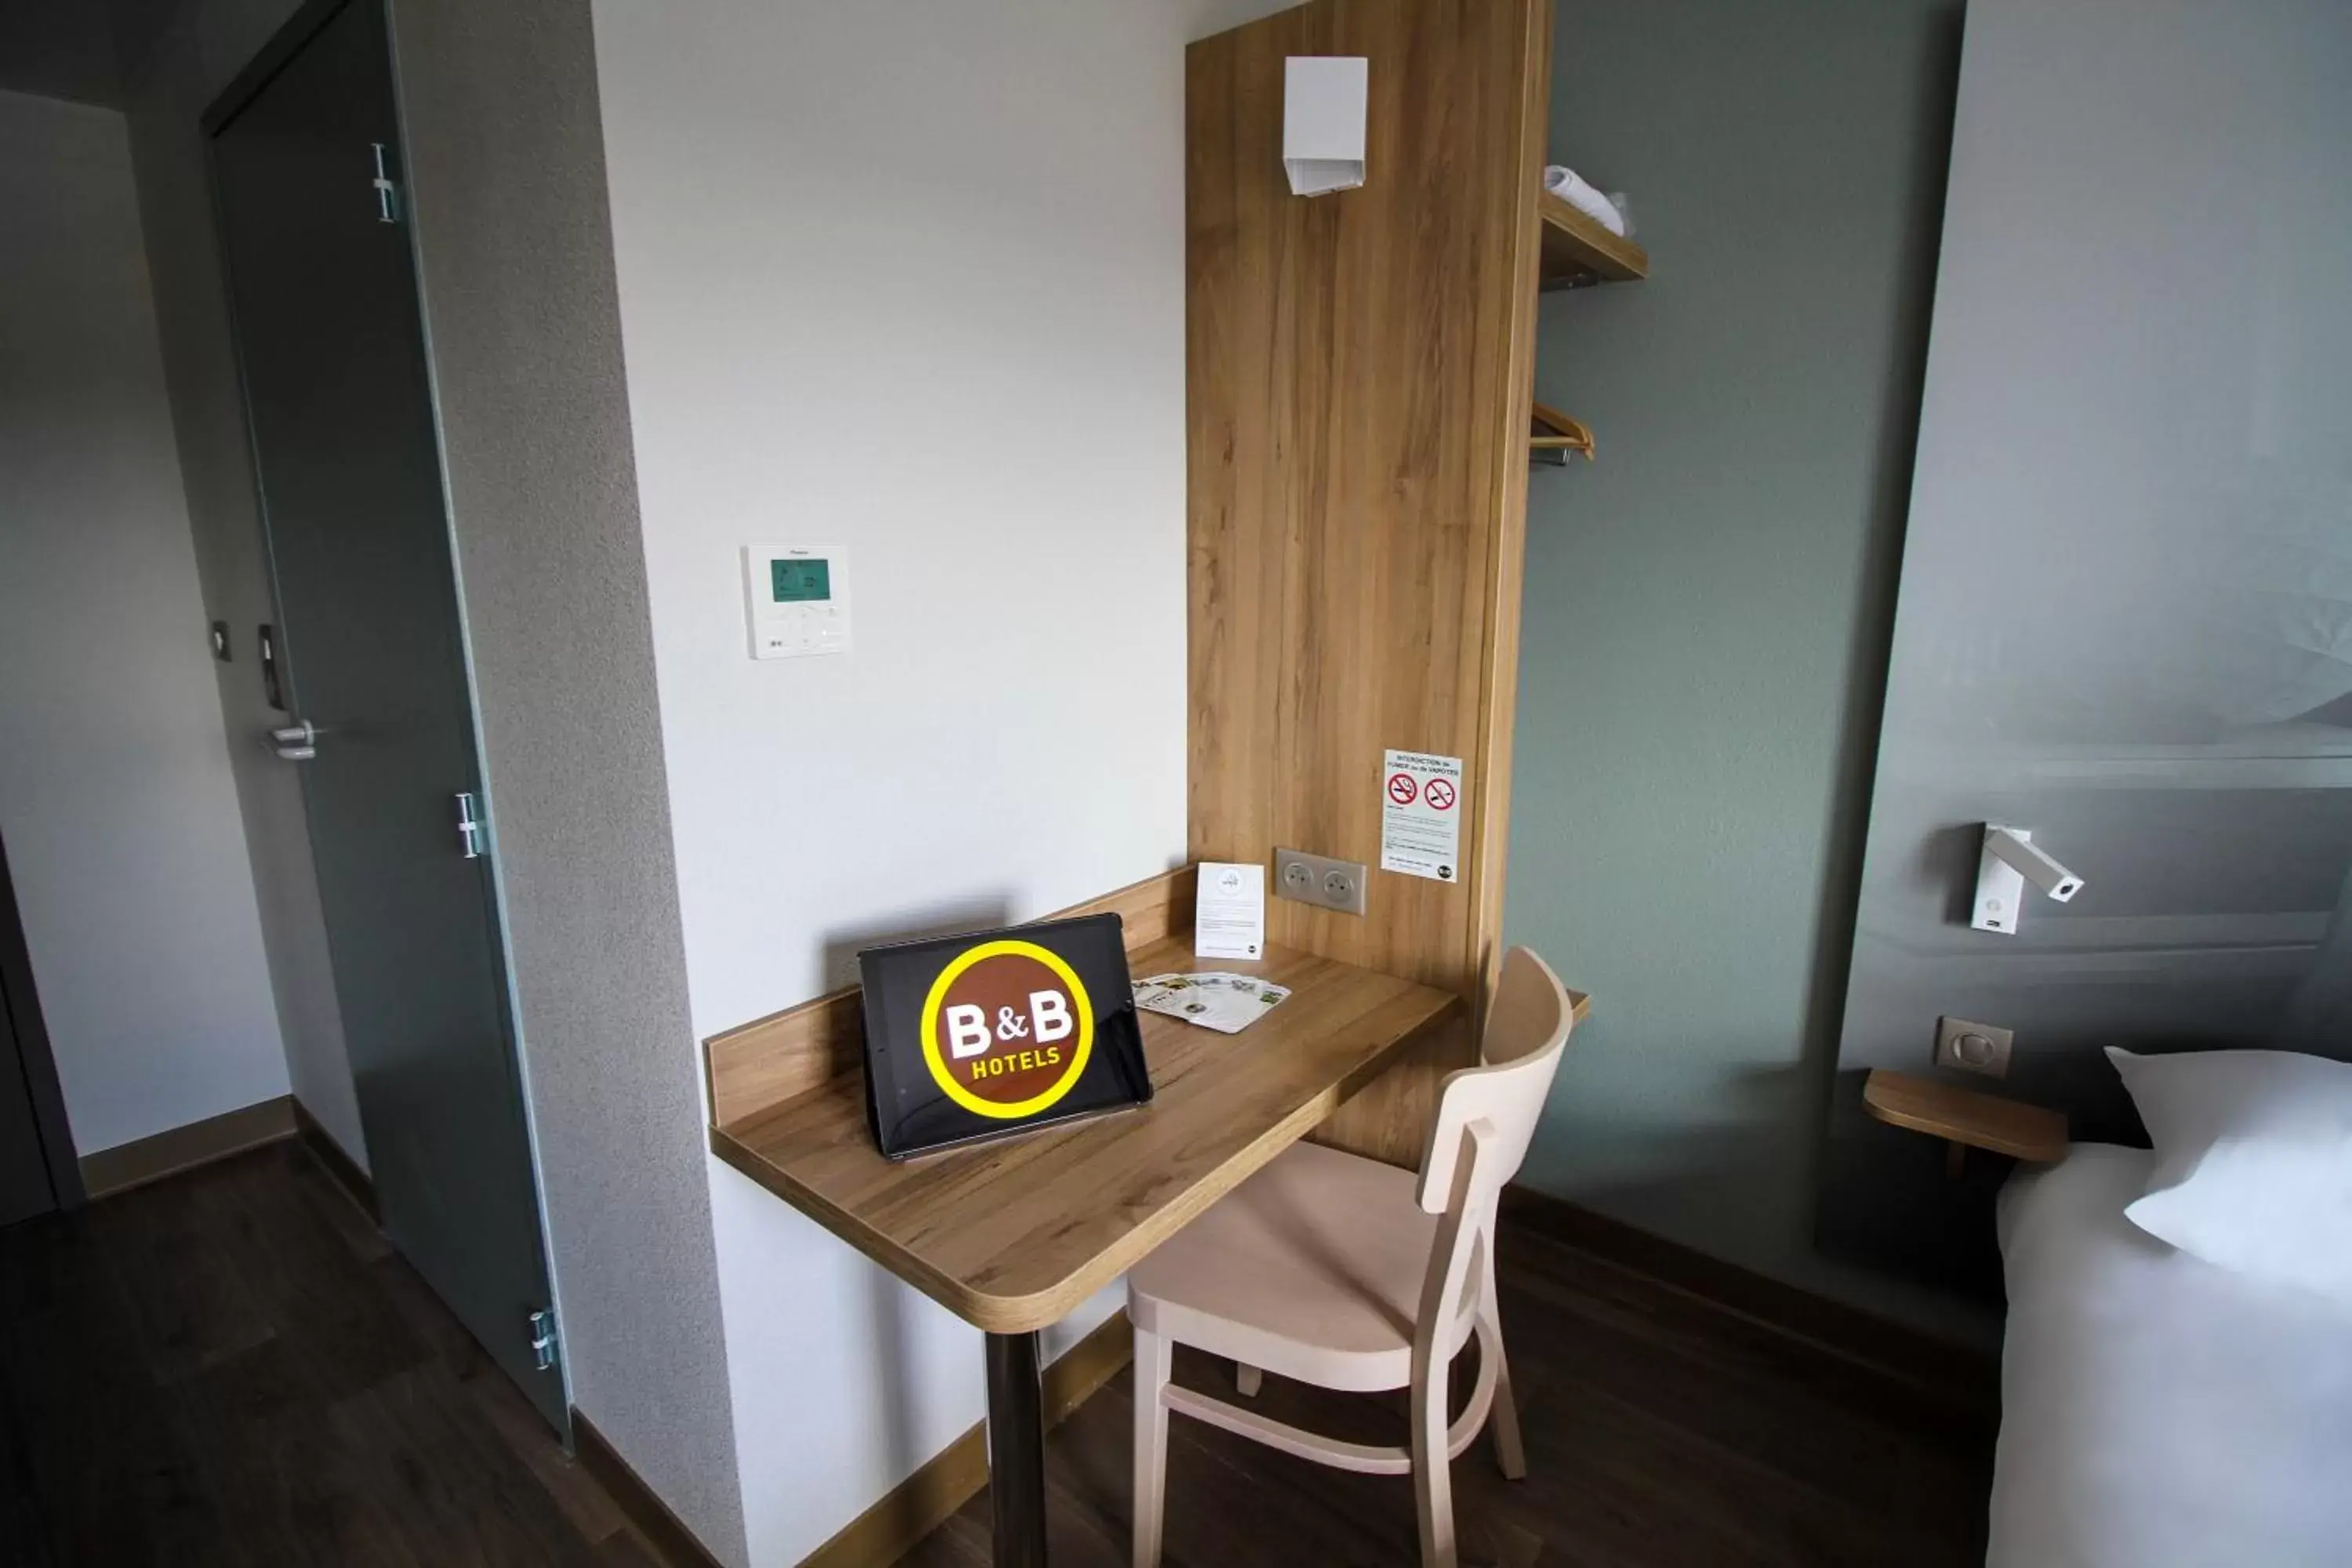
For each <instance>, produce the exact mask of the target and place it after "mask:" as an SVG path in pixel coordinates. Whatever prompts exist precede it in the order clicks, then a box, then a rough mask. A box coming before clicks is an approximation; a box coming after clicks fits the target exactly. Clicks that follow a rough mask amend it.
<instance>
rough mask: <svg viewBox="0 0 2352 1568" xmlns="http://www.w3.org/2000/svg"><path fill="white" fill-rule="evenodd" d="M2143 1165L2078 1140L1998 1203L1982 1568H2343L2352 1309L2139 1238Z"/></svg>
mask: <svg viewBox="0 0 2352 1568" xmlns="http://www.w3.org/2000/svg"><path fill="white" fill-rule="evenodd" d="M2154 1167H2155V1156H2154V1155H2153V1154H2151V1153H2150V1152H2147V1150H2144V1149H2123V1148H2117V1147H2115V1146H2113V1145H2110V1144H2104V1143H2078V1144H2076V1145H2075V1146H2074V1152H2072V1153H2070V1154H2069V1155H2068V1156H2067V1157H2066V1160H2065V1162H2064V1163H2062V1164H2060V1165H2058V1166H2057V1167H2056V1168H2054V1169H2053V1170H2050V1171H2046V1172H2040V1173H2026V1172H2023V1171H2021V1172H2020V1173H2018V1174H2017V1175H2016V1176H2015V1177H2013V1178H2012V1179H2011V1182H2010V1184H2009V1186H2008V1189H2007V1190H2006V1191H2005V1192H2003V1193H2002V1194H2001V1200H2000V1236H2001V1254H2002V1258H2003V1260H2004V1264H2005V1267H2006V1268H2007V1272H2008V1281H2009V1329H2008V1339H2007V1344H2006V1348H2005V1349H2004V1351H2003V1354H2002V1360H2001V1370H2000V1392H2001V1425H2000V1448H1999V1452H1998V1456H1997V1458H1996V1460H1995V1464H1994V1476H1993V1490H1992V1532H1991V1549H1990V1552H1988V1553H1987V1554H1986V1559H1985V1560H1986V1563H1987V1568H2225V1565H2226V1568H2237V1565H2239V1564H2243V1565H2245V1568H2305V1565H2306V1564H2308V1565H2310V1568H2321V1565H2326V1568H2345V1565H2347V1564H2352V1311H2347V1310H2346V1309H2345V1308H2343V1307H2341V1306H2337V1305H2334V1304H2331V1303H2330V1302H2328V1301H2327V1300H2325V1299H2324V1298H2321V1297H2319V1296H2316V1295H2305V1294H2303V1293H2301V1292H2297V1291H2292V1290H2287V1289H2279V1288H2275V1287H2264V1286H2260V1285H2256V1284H2253V1283H2252V1282H2250V1281H2248V1280H2246V1279H2242V1278H2241V1277H2240V1276H2238V1275H2236V1274H2232V1273H2229V1272H2227V1271H2225V1270H2223V1269H2221V1268H2215V1267H2213V1266H2212V1265H2211V1264H2209V1263H2205V1262H2203V1261H2201V1260H2200V1259H2198V1258H2192V1257H2190V1256H2189V1254H2187V1253H2185V1252H2176V1251H2174V1250H2173V1249H2172V1248H2171V1247H2167V1246H2166V1245H2165V1244H2164V1243H2162V1242H2160V1241H2158V1240H2156V1239H2155V1238H2154V1237H2150V1236H2148V1235H2147V1234H2146V1233H2145V1232H2143V1231H2141V1230H2140V1229H2139V1228H2138V1227H2137V1226H2134V1225H2133V1224H2132V1223H2131V1222H2130V1221H2129V1220H2127V1219H2126V1218H2125V1217H2124V1205H2126V1204H2128V1203H2130V1202H2131V1201H2132V1200H2133V1199H2134V1198H2137V1196H2139V1194H2140V1192H2141V1190H2142V1188H2143V1187H2144V1186H2145V1184H2146V1183H2147V1177H2148V1173H2149V1172H2150V1171H2151V1170H2153V1169H2154Z"/></svg>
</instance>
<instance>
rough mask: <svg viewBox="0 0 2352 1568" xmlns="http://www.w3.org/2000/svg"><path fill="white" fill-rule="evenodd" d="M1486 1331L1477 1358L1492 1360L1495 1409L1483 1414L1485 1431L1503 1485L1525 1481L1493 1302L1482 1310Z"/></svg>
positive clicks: (1524, 1464)
mask: <svg viewBox="0 0 2352 1568" xmlns="http://www.w3.org/2000/svg"><path fill="white" fill-rule="evenodd" d="M1483 1310H1484V1311H1485V1312H1486V1314H1487V1318H1486V1322H1487V1331H1486V1334H1485V1335H1484V1336H1483V1337H1482V1338H1481V1339H1480V1341H1479V1342H1478V1353H1479V1354H1480V1355H1491V1356H1493V1357H1494V1358H1495V1407H1494V1409H1493V1410H1492V1411H1490V1412H1489V1413H1488V1414H1487V1416H1486V1425H1487V1429H1488V1431H1489V1432H1490V1433H1491V1435H1492V1436H1493V1437H1494V1439H1495V1468H1497V1469H1499V1470H1501V1471H1502V1472H1503V1479H1505V1480H1507V1481H1523V1480H1526V1479H1528V1451H1527V1449H1526V1448H1524V1447H1521V1446H1520V1444H1519V1406H1518V1402H1517V1400H1515V1399H1513V1398H1512V1397H1511V1362H1510V1358H1509V1357H1508V1356H1507V1355H1505V1354H1504V1353H1503V1323H1502V1320H1501V1319H1500V1318H1497V1317H1496V1316H1494V1315H1493V1314H1494V1310H1495V1309H1494V1304H1493V1298H1492V1297H1489V1298H1488V1299H1487V1305H1486V1307H1485V1308H1484V1309H1483Z"/></svg>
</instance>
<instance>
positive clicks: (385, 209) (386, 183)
mask: <svg viewBox="0 0 2352 1568" xmlns="http://www.w3.org/2000/svg"><path fill="white" fill-rule="evenodd" d="M368 145H370V146H371V147H373V148H374V149H375V178H374V179H373V180H372V181H370V182H369V183H370V184H373V186H374V187H375V221H376V222H378V223H398V222H399V221H400V187H399V186H398V185H397V184H394V183H393V178H392V175H391V174H390V172H389V171H387V170H386V169H385V168H384V166H383V142H370V143H368Z"/></svg>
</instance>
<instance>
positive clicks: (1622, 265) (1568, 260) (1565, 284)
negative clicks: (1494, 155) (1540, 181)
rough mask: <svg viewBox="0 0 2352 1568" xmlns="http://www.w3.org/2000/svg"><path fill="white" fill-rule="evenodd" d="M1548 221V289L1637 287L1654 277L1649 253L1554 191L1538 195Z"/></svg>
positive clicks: (1541, 274) (1542, 271)
mask: <svg viewBox="0 0 2352 1568" xmlns="http://www.w3.org/2000/svg"><path fill="white" fill-rule="evenodd" d="M1536 211H1537V212H1538V215H1540V216H1542V218H1543V263H1542V265H1541V266H1540V267H1539V268H1538V270H1537V276H1538V279H1540V280H1541V284H1542V287H1544V288H1546V289H1580V288H1582V287H1584V286H1585V285H1586V284H1589V283H1634V282H1639V281H1640V280H1641V279H1644V278H1647V277H1648V276H1649V275H1650V253H1649V252H1648V251H1646V250H1644V249H1643V248H1642V247H1640V246H1638V245H1636V244H1634V243H1633V241H1632V240H1630V239H1621V238H1619V237H1617V236H1616V235H1613V234H1612V233H1610V232H1609V231H1608V230H1607V229H1605V228H1603V227H1601V225H1600V224H1599V223H1597V222H1595V221H1594V220H1592V219H1591V218H1589V217H1587V216H1584V214H1582V213H1580V212H1579V211H1577V210H1576V209H1575V208H1574V207H1572V206H1570V205H1568V204H1567V203H1566V202H1564V201H1561V200H1560V199H1559V197H1558V196H1556V195H1552V194H1551V193H1550V192H1549V191H1538V192H1537V193H1536Z"/></svg>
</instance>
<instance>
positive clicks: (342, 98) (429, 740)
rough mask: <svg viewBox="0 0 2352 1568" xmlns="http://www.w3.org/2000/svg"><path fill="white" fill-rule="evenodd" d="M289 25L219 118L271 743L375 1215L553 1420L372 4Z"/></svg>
mask: <svg viewBox="0 0 2352 1568" xmlns="http://www.w3.org/2000/svg"><path fill="white" fill-rule="evenodd" d="M321 16H324V20H323V22H321V20H320V18H321ZM293 26H295V27H297V28H300V29H304V30H305V33H306V34H307V36H303V35H289V36H286V37H281V39H280V41H279V42H278V44H277V45H274V46H273V50H272V52H271V54H268V55H265V57H264V58H263V60H262V61H260V62H257V66H256V68H255V69H254V70H252V71H249V72H248V73H247V79H246V80H245V82H243V83H241V84H240V88H239V89H232V96H231V97H229V98H227V99H224V100H223V102H222V104H221V106H220V107H219V108H218V109H216V110H215V114H214V117H213V120H212V121H211V123H212V125H213V128H214V133H213V168H214V178H215V189H216V197H217V202H218V207H219V214H220V221H221V226H222V232H223V235H224V241H225V248H226V257H227V265H228V273H229V292H230V296H231V300H232V303H233V305H234V308H235V314H236V340H237V349H238V353H239V357H240V359H241V362H242V367H243V373H244V379H245V396H246V405H247V414H248V417H249V420H250V424H251V433H252V438H253V448H254V456H255V462H256V466H257V471H258V476H259V483H260V491H261V502H262V511H263V517H264V525H265V528H266V531H267V533H268V548H269V555H270V561H271V565H272V569H273V571H274V573H275V575H276V580H277V592H278V615H279V617H280V622H281V627H280V630H281V636H282V638H283V642H282V646H281V648H280V658H281V659H282V660H283V668H284V673H285V676H286V679H287V681H288V688H287V700H288V701H289V703H290V704H291V705H292V708H293V710H294V719H293V720H292V721H289V722H306V723H307V724H309V725H310V726H311V727H312V729H313V731H315V734H314V735H313V736H305V737H300V738H294V737H289V738H288V740H289V743H287V744H285V745H284V747H283V750H282V751H281V755H284V756H286V757H287V758H288V763H287V765H289V766H291V767H299V768H300V769H301V770H302V778H303V798H304V801H305V802H306V804H307V805H308V808H309V815H310V842H311V848H312V852H313V855H314V857H315V858H316V860H317V863H318V873H319V892H320V901H321V903H322V905H323V907H324V910H325V913H326V921H327V933H328V939H329V944H330V950H331V953H332V956H333V961H334V972H335V989H336V994H337V996H338V998H339V1000H340V1002H341V1010H342V1016H343V1032H344V1036H345V1038H346V1039H347V1040H348V1041H349V1044H350V1050H351V1058H352V1074H353V1077H354V1079H356V1082H357V1086H358V1090H359V1105H360V1117H361V1121H362V1124H363V1126H364V1128H365V1131H366V1134H367V1148H368V1155H369V1162H370V1166H371V1174H372V1175H373V1178H374V1182H375V1188H376V1195H377V1199H378V1202H379V1204H380V1205H381V1207H382V1210H383V1224H384V1229H385V1231H386V1233H387V1234H388V1235H389V1236H390V1237H391V1238H392V1240H393V1242H394V1244H395V1245H396V1246H397V1247H399V1248H400V1250H401V1252H402V1253H403V1254H404V1256H405V1257H406V1258H408V1259H409V1261H410V1262H412V1263H413V1264H415V1267H416V1268H417V1270H418V1271H419V1272H420V1273H422V1274H423V1275H424V1276H425V1279H426V1280H427V1281H429V1282H430V1283H431V1284H432V1286H433V1288H434V1289H435V1290H436V1291H437V1292H439V1294H440V1296H441V1298H442V1299H443V1300H445V1301H446V1302H447V1303H448V1304H449V1306H450V1307H451V1309H452V1310H455V1311H456V1312H457V1316H458V1317H459V1318H460V1319H462V1320H463V1321H465V1323H466V1325H467V1328H469V1329H471V1330H472V1331H473V1332H474V1334H475V1337H476V1338H478V1339H479V1340H480V1341H481V1342H482V1343H483V1345H484V1346H486V1347H487V1348H488V1350H489V1352H490V1353H491V1355H492V1356H493V1357H495V1358H496V1359H497V1361H498V1362H499V1364H500V1365H501V1366H503V1367H505V1368H506V1369H507V1371H508V1372H509V1373H510V1374H512V1376H513V1377H514V1379H515V1381H516V1382H518V1383H519V1384H521V1385H522V1387H523V1389H524V1391H525V1392H526V1393H528V1394H530V1396H531V1398H532V1399H533V1400H534V1401H535V1402H536V1403H537V1404H538V1405H539V1407H540V1408H541V1411H542V1412H544V1413H545V1414H546V1415H547V1416H548V1418H549V1419H550V1420H551V1421H553V1422H555V1423H556V1424H557V1425H558V1426H562V1424H563V1422H564V1403H563V1396H562V1384H561V1378H560V1376H559V1374H558V1373H555V1372H553V1371H549V1370H541V1369H539V1368H538V1366H537V1365H536V1362H537V1359H538V1358H537V1356H536V1354H535V1352H534V1350H533V1348H532V1343H531V1342H532V1338H533V1332H532V1325H531V1314H532V1313H533V1312H535V1311H537V1310H541V1309H543V1308H546V1307H547V1306H548V1304H549V1295H548V1276H547V1266H546V1258H545V1252H544V1248H543V1247H542V1243H541V1232H540V1216H539V1199H538V1192H537V1188H536V1185H535V1181H534V1175H533V1167H532V1162H531V1154H530V1140H529V1133H528V1131H527V1126H526V1122H525V1119H524V1110H523V1098H522V1092H521V1084H520V1073H519V1069H518V1066H517V1062H516V1057H515V1051H514V1046H513V1040H512V1037H511V1031H510V1027H509V1008H508V1005H507V994H506V981H505V976H504V973H503V968H502V964H501V961H500V956H499V920H498V911H497V909H496V905H495V900H494V893H493V886H492V881H491V879H490V875H489V866H490V859H489V845H488V841H487V837H486V836H485V835H482V834H478V833H466V832H462V831H461V829H460V822H461V820H462V819H464V817H465V816H466V814H467V809H468V803H469V802H470V801H472V800H473V799H476V798H478V792H479V789H480V785H479V783H478V773H477V767H476V758H475V753H474V740H473V736H474V726H473V714H472V708H471V699H470V696H469V692H468V689H467V673H466V663H465V650H464V646H463V642H462V638H461V634H460V628H459V622H458V614H457V586H456V581H455V576H454V573H453V569H452V565H451V554H450V535H449V527H448V519H447V516H446V512H445V510H444V506H443V499H442V478H441V468H440V457H439V448H438V445H437V443H436V438H435V428H434V418H433V407H432V401H431V395H430V389H429V386H428V384H427V381H426V374H425V353H424V335H423V329H422V325H421V321H420V319H419V313H418V306H417V297H416V280H415V272H414V269H413V264H412V259H411V256H410V251H409V231H408V228H407V226H406V224H405V223H404V221H403V214H402V213H401V211H400V204H399V201H398V197H397V195H396V194H394V193H395V192H396V189H397V187H396V181H397V178H398V173H399V171H398V168H397V166H396V165H397V150H398V145H399V130H398V124H397V118H396V113H395V109H394V91H393V83H392V72H391V60H390V53H389V49H388V47H387V40H386V36H385V29H384V20H383V12H382V10H381V8H380V5H379V4H377V3H376V0H353V3H352V4H350V5H344V6H341V8H339V9H330V8H326V7H320V6H312V7H310V8H307V9H306V10H305V12H304V13H303V14H302V15H301V16H299V17H298V18H297V20H296V23H295V24H293ZM312 29H315V30H312ZM257 77H258V78H259V81H258V85H255V79H256V78H257ZM379 157H380V158H381V160H382V169H383V174H382V177H383V179H384V180H385V181H386V182H388V183H390V184H392V185H393V189H392V190H389V191H388V190H385V189H383V188H380V187H378V186H377V185H376V184H375V182H376V180H377V179H378V178H379V175H378V160H379ZM306 752H307V753H310V754H308V755H307V756H306V755H305V754H304V753H306ZM476 810H477V812H478V808H476ZM477 850H478V851H479V853H478V854H477V853H476V852H477Z"/></svg>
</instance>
